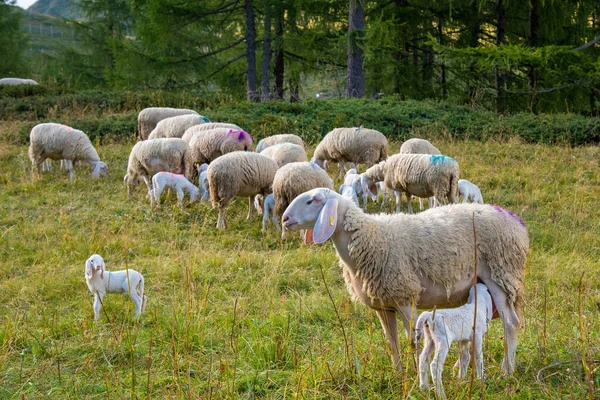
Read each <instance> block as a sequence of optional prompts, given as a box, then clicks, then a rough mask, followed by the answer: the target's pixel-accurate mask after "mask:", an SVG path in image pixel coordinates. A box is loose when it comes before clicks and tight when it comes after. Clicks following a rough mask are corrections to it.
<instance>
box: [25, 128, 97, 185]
mask: <svg viewBox="0 0 600 400" xmlns="http://www.w3.org/2000/svg"><path fill="white" fill-rule="evenodd" d="M28 154H29V159H30V160H31V163H32V166H33V168H36V167H37V173H38V175H41V172H42V164H43V163H44V160H46V159H47V158H49V159H51V160H65V167H66V170H67V171H69V181H71V182H72V181H73V179H74V178H75V169H74V167H73V162H75V163H77V161H84V162H87V163H88V164H90V165H91V166H92V168H93V171H92V177H93V178H94V179H97V178H99V177H101V176H104V175H106V174H108V165H106V163H104V162H102V161H100V157H99V156H98V152H97V151H96V149H95V148H94V146H93V145H92V142H90V139H89V138H88V136H87V135H86V134H85V133H83V132H82V131H80V130H78V129H73V128H71V127H69V126H66V125H61V124H55V123H43V124H38V125H36V126H34V127H33V129H32V130H31V134H30V135H29V152H28Z"/></svg>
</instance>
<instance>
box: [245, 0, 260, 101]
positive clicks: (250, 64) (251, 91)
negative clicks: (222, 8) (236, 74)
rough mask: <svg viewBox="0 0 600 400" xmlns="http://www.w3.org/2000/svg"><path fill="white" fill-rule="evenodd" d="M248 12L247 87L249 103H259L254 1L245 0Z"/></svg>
mask: <svg viewBox="0 0 600 400" xmlns="http://www.w3.org/2000/svg"><path fill="white" fill-rule="evenodd" d="M244 9H245V12H246V62H247V68H246V86H247V91H248V92H247V98H248V100H249V101H257V100H258V93H256V29H255V27H254V8H253V6H252V0H244Z"/></svg>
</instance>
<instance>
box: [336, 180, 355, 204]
mask: <svg viewBox="0 0 600 400" xmlns="http://www.w3.org/2000/svg"><path fill="white" fill-rule="evenodd" d="M339 192H340V194H341V195H342V196H343V197H345V198H347V199H348V200H350V201H351V202H353V203H354V204H355V205H356V206H357V207H360V206H359V205H358V196H357V194H356V191H355V190H354V188H353V187H352V186H348V185H346V184H342V185H341V186H340V190H339Z"/></svg>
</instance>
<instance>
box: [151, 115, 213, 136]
mask: <svg viewBox="0 0 600 400" xmlns="http://www.w3.org/2000/svg"><path fill="white" fill-rule="evenodd" d="M209 122H210V121H209V119H208V118H206V117H205V116H203V115H197V114H185V115H178V116H176V117H169V118H165V119H163V120H161V121H159V122H158V124H156V128H154V129H153V130H152V132H150V135H149V136H148V139H158V138H169V137H176V138H181V137H182V136H183V134H184V133H185V131H186V130H187V129H188V128H190V127H192V126H194V125H201V124H206V123H209Z"/></svg>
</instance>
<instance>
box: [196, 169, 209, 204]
mask: <svg viewBox="0 0 600 400" xmlns="http://www.w3.org/2000/svg"><path fill="white" fill-rule="evenodd" d="M196 169H197V170H198V187H199V188H200V193H201V194H202V197H201V198H200V200H202V201H207V200H208V197H209V193H208V172H207V171H208V164H207V163H203V164H200V165H198V166H197V167H196Z"/></svg>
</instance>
